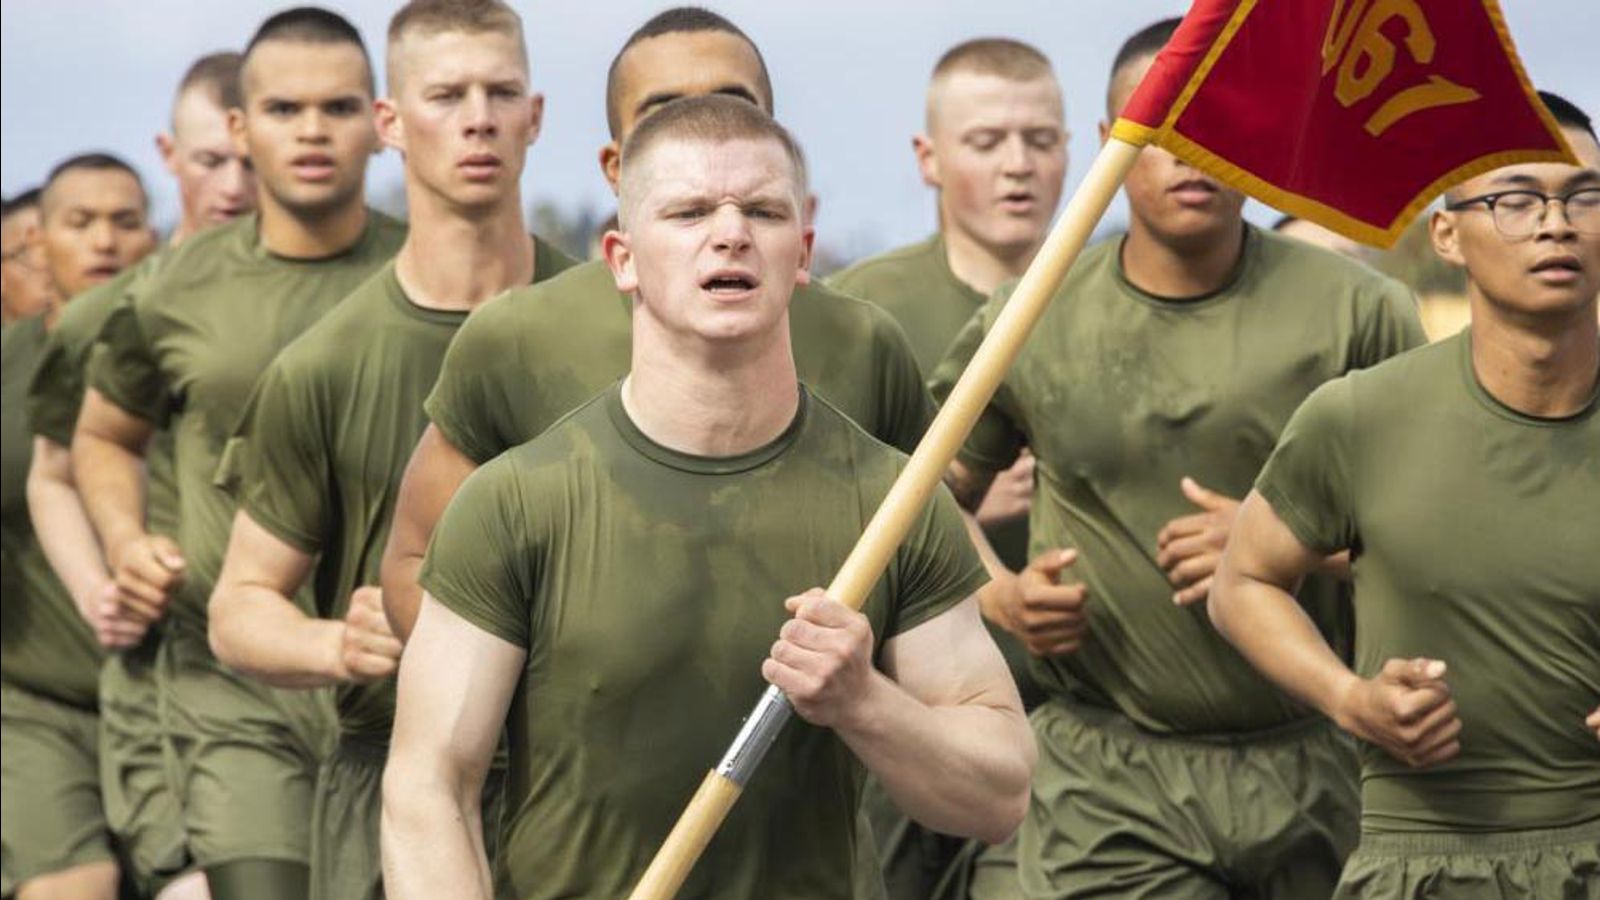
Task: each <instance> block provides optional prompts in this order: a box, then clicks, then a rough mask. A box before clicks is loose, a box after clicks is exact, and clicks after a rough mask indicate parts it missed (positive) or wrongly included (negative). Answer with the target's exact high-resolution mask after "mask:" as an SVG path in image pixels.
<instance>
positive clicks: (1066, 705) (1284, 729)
mask: <svg viewBox="0 0 1600 900" xmlns="http://www.w3.org/2000/svg"><path fill="white" fill-rule="evenodd" d="M1046 705H1047V706H1049V705H1054V706H1056V707H1059V708H1060V709H1061V710H1062V711H1064V712H1065V713H1066V714H1067V715H1069V716H1072V717H1073V718H1075V719H1078V720H1080V721H1082V722H1084V723H1085V724H1088V725H1090V726H1092V727H1094V728H1098V729H1101V730H1102V731H1108V732H1110V733H1112V734H1114V735H1116V736H1118V737H1120V738H1124V739H1126V740H1134V741H1154V742H1159V743H1170V744H1180V745H1186V746H1192V747H1200V748H1213V749H1228V748H1232V747H1238V746H1242V745H1249V746H1253V747H1259V746H1262V745H1270V744H1291V743H1297V742H1299V741H1302V740H1304V739H1306V738H1308V737H1311V736H1313V735H1316V734H1321V733H1324V732H1327V731H1330V730H1332V729H1333V728H1334V725H1333V723H1332V722H1330V721H1328V720H1327V719H1325V718H1323V717H1322V716H1320V715H1308V716H1306V717H1305V718H1303V719H1295V720H1293V721H1290V722H1285V723H1283V724H1282V725H1274V726H1272V727H1271V728H1258V729H1254V730H1251V731H1220V732H1209V733H1202V732H1193V733H1190V732H1163V731H1151V730H1150V729H1148V728H1145V727H1144V726H1142V725H1140V724H1139V723H1137V722H1135V721H1133V720H1132V719H1130V718H1128V717H1127V716H1126V715H1124V714H1123V713H1121V712H1120V711H1118V710H1114V709H1107V708H1105V707H1103V706H1097V705H1095V704H1092V703H1085V702H1083V701H1082V700H1079V699H1076V698H1070V697H1061V696H1056V697H1051V698H1050V699H1049V700H1048V701H1047V702H1046Z"/></svg>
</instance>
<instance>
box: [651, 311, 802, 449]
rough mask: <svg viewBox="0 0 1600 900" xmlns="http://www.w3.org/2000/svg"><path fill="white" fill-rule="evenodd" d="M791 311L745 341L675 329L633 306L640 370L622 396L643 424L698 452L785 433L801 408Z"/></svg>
mask: <svg viewBox="0 0 1600 900" xmlns="http://www.w3.org/2000/svg"><path fill="white" fill-rule="evenodd" d="M799 402H800V398H799V381H798V379H797V378H796V376H795V369H794V356H793V353H792V352H791V350H790V348H789V324H788V317H787V316H786V317H785V318H784V320H783V323H782V326H781V327H779V328H775V329H773V333H772V334H769V335H762V336H760V337H759V338H756V339H752V340H750V341H741V342H739V343H738V345H737V346H722V345H710V344H708V343H707V342H705V341H704V340H701V339H699V338H697V337H693V336H688V337H685V336H681V335H672V334H669V333H668V332H667V331H666V330H665V329H662V328H661V327H660V326H659V324H658V323H656V322H654V321H653V320H652V319H651V317H650V314H649V313H648V312H647V311H645V310H643V309H639V308H635V309H634V313H633V370H632V371H631V372H630V373H629V374H628V378H627V380H626V381H625V382H623V385H622V403H623V407H624V408H625V409H626V410H627V411H628V417H629V418H630V419H632V420H633V422H634V424H635V425H637V426H638V428H639V430H640V431H642V432H644V433H645V435H646V436H648V437H649V438H650V439H651V440H653V441H655V442H656V443H658V444H661V445H662V446H664V447H669V448H671V449H673V450H676V451H678V452H680V453H687V454H690V455H693V456H706V457H726V456H738V455H739V454H741V453H748V452H750V451H752V450H755V449H757V448H759V447H763V446H765V445H767V444H770V443H772V442H773V441H775V440H777V439H778V436H779V435H781V434H783V432H784V430H785V429H787V428H788V427H789V425H790V423H792V422H793V421H794V417H795V414H796V412H797V411H798V409H799Z"/></svg>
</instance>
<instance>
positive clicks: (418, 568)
mask: <svg viewBox="0 0 1600 900" xmlns="http://www.w3.org/2000/svg"><path fill="white" fill-rule="evenodd" d="M425 549H426V548H424V550H419V551H413V550H411V549H409V548H404V547H399V546H397V544H396V541H395V540H394V539H393V537H392V536H391V538H390V541H389V546H388V548H387V549H385V551H384V554H383V569H382V571H381V572H380V578H379V581H380V584H381V586H382V588H383V613H384V615H385V616H387V617H388V619H389V628H390V629H391V630H392V631H394V633H395V636H396V637H398V638H400V640H401V641H402V642H403V641H405V640H407V639H408V638H410V637H411V630H412V629H413V628H415V627H416V625H417V610H418V609H420V608H421V607H422V585H420V584H418V583H417V578H418V577H419V576H420V575H421V574H422V559H423V552H424V551H425Z"/></svg>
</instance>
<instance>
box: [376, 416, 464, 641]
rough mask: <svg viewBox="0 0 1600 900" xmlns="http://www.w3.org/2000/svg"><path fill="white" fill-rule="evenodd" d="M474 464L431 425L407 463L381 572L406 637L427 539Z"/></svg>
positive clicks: (391, 612) (398, 629)
mask: <svg viewBox="0 0 1600 900" xmlns="http://www.w3.org/2000/svg"><path fill="white" fill-rule="evenodd" d="M476 469H477V464H476V463H474V462H473V461H472V459H471V458H470V457H468V456H467V455H466V454H465V453H462V452H461V451H460V450H459V449H457V448H456V446H455V445H454V444H452V443H450V439H449V438H447V437H445V436H444V432H442V431H440V430H439V429H438V428H437V427H436V426H433V425H429V426H428V427H427V429H426V430H424V431H423V432H422V438H421V440H419V441H418V442H417V447H416V449H415V450H413V451H412V452H411V460H410V461H409V462H407V463H406V471H405V474H404V475H403V476H402V477H401V481H400V496H399V498H398V499H397V500H396V501H395V510H394V522H393V523H392V524H391V525H390V527H389V542H388V545H387V546H385V547H384V551H383V564H382V569H381V572H380V581H381V583H382V585H383V606H384V612H385V614H386V615H387V616H388V617H389V624H390V626H391V627H392V628H394V631H395V634H398V635H400V636H401V639H402V640H403V639H405V638H406V636H407V635H409V634H410V633H411V629H412V627H413V626H414V624H415V622H416V617H417V610H418V607H419V606H420V604H421V602H422V588H421V586H420V585H418V584H417V576H418V574H419V573H420V572H421V570H422V558H423V556H424V555H425V554H426V553H427V552H428V541H429V540H431V539H432V537H433V530H434V529H435V528H437V527H438V525H439V519H440V518H442V517H443V516H444V511H445V508H446V507H447V506H449V505H450V500H451V499H452V498H453V497H455V495H456V492H457V491H459V490H460V489H461V485H462V484H463V483H464V482H465V481H466V480H467V476H469V475H471V474H472V473H473V472H474V471H475V470H476Z"/></svg>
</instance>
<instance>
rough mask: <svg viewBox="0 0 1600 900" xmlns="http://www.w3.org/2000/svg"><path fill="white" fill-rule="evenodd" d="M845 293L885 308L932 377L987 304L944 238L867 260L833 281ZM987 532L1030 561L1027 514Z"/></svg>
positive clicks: (1007, 555) (1012, 554) (1016, 563)
mask: <svg viewBox="0 0 1600 900" xmlns="http://www.w3.org/2000/svg"><path fill="white" fill-rule="evenodd" d="M828 283H829V284H830V285H832V286H833V287H834V288H837V289H838V290H839V291H842V292H843V293H846V294H849V295H850V296H852V297H859V298H861V299H862V300H867V301H869V302H871V303H874V304H876V305H878V306H880V307H882V308H883V310H884V311H885V312H887V313H888V314H889V315H891V316H893V317H894V320H895V321H896V322H898V323H900V327H901V328H903V329H905V332H906V337H908V338H910V339H911V349H912V350H913V351H914V352H915V353H916V354H917V365H918V366H920V367H921V368H922V372H923V374H925V375H931V374H932V373H933V370H934V369H935V368H937V367H938V365H939V361H940V360H942V359H944V355H945V351H947V350H949V349H950V342H951V341H953V340H955V338H956V335H957V334H960V333H961V327H962V326H963V325H965V324H967V321H968V320H970V319H971V318H972V315H973V313H976V312H977V311H978V309H979V308H980V307H982V306H983V301H984V299H985V298H984V296H983V294H980V293H979V292H977V291H975V290H973V289H972V287H971V286H970V285H968V284H967V283H966V282H964V281H962V280H961V279H959V278H957V277H956V274H955V273H954V272H952V271H950V260H949V257H948V256H946V253H945V244H944V236H943V235H942V234H935V235H934V236H933V237H931V238H928V239H927V240H925V241H922V242H921V243H917V244H912V245H910V246H909V247H901V248H900V249H898V250H890V251H889V252H888V253H884V254H882V255H880V256H874V257H872V258H871V259H866V260H862V261H861V262H859V263H856V264H855V265H853V266H851V267H850V268H848V269H845V270H844V271H842V272H840V273H838V274H837V275H834V276H833V277H832V278H830V279H828ZM983 531H984V534H985V535H986V536H987V537H988V538H989V543H990V544H991V545H992V546H993V547H994V550H995V552H996V553H998V554H999V555H1000V559H1001V560H1002V561H1003V562H1004V563H1005V564H1006V565H1007V566H1009V567H1010V568H1013V569H1020V568H1022V567H1023V566H1025V565H1027V562H1028V522H1027V517H1026V516H1018V517H1017V518H1016V519H1015V520H1011V521H1006V522H1000V523H998V524H995V525H990V526H986V527H985V528H984V530H983Z"/></svg>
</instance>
